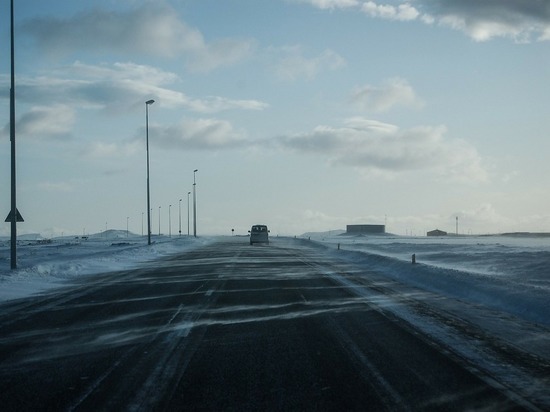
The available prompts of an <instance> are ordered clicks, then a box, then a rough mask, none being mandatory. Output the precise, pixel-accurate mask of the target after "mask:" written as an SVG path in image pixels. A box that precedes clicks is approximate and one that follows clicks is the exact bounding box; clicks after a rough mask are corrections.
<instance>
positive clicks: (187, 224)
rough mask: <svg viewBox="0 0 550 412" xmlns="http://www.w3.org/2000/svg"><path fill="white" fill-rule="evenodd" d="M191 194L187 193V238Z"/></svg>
mask: <svg viewBox="0 0 550 412" xmlns="http://www.w3.org/2000/svg"><path fill="white" fill-rule="evenodd" d="M190 195H191V192H187V236H189V196H190Z"/></svg>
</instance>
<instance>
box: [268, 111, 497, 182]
mask: <svg viewBox="0 0 550 412" xmlns="http://www.w3.org/2000/svg"><path fill="white" fill-rule="evenodd" d="M445 133H446V129H445V128H444V127H441V126H440V127H428V126H424V127H416V128H412V129H408V130H401V129H399V127H397V126H394V125H390V124H385V123H381V122H376V121H371V120H367V119H361V118H353V119H350V120H349V121H347V122H346V123H345V124H344V126H343V127H340V128H335V127H330V126H318V127H316V128H315V129H314V130H313V131H312V132H310V133H305V134H300V135H295V136H287V137H281V138H279V139H278V140H277V141H278V143H279V145H280V146H281V147H282V148H285V149H288V150H292V151H295V152H298V153H302V154H315V155H321V156H324V157H326V158H327V160H329V162H331V163H333V164H338V165H344V166H350V167H356V168H359V169H360V170H363V171H366V172H372V173H377V174H381V173H382V174H386V175H393V174H400V173H408V172H415V171H416V172H429V173H433V174H434V175H435V176H436V177H437V178H451V179H454V180H462V181H469V182H484V181H487V179H488V175H487V172H486V171H485V169H484V168H483V166H482V159H481V156H480V155H479V153H478V152H477V150H476V149H475V148H474V147H473V146H471V145H470V144H469V143H467V142H466V141H464V140H459V139H450V138H448V137H446V136H445Z"/></svg>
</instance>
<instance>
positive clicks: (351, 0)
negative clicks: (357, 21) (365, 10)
mask: <svg viewBox="0 0 550 412" xmlns="http://www.w3.org/2000/svg"><path fill="white" fill-rule="evenodd" d="M294 1H296V2H298V3H308V4H311V5H312V6H315V7H317V8H319V9H330V10H332V9H343V8H347V7H355V6H357V5H358V4H359V1H358V0H294Z"/></svg>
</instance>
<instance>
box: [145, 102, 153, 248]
mask: <svg viewBox="0 0 550 412" xmlns="http://www.w3.org/2000/svg"><path fill="white" fill-rule="evenodd" d="M153 103H155V101H154V100H147V101H146V102H145V141H146V145H147V244H148V245H150V244H151V191H150V187H149V105H151V104H153Z"/></svg>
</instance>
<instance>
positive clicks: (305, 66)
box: [275, 46, 346, 81]
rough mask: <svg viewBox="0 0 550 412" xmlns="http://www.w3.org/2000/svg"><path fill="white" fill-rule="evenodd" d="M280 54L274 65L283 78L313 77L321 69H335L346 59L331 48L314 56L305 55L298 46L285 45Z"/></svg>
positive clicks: (309, 78)
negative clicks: (277, 61)
mask: <svg viewBox="0 0 550 412" xmlns="http://www.w3.org/2000/svg"><path fill="white" fill-rule="evenodd" d="M279 52H280V53H281V54H282V57H281V58H280V61H279V63H278V64H277V66H276V69H275V70H276V73H277V76H278V77H279V78H280V79H283V80H290V81H293V80H297V79H299V78H304V79H306V80H312V79H314V78H315V77H316V76H317V75H318V74H319V73H320V72H321V71H323V70H331V71H333V70H337V69H340V68H342V67H344V66H345V65H346V61H345V60H344V58H342V57H341V56H340V55H339V54H338V53H336V52H334V51H332V50H328V49H327V50H324V51H323V52H322V53H321V54H319V55H318V56H314V57H305V56H304V53H303V50H302V48H301V47H299V46H291V47H285V48H282V49H280V50H279Z"/></svg>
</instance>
